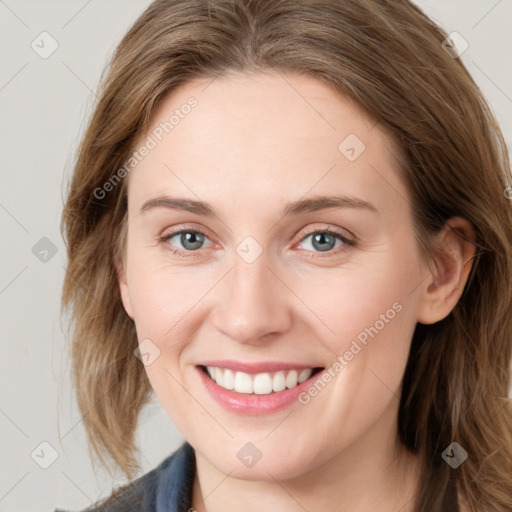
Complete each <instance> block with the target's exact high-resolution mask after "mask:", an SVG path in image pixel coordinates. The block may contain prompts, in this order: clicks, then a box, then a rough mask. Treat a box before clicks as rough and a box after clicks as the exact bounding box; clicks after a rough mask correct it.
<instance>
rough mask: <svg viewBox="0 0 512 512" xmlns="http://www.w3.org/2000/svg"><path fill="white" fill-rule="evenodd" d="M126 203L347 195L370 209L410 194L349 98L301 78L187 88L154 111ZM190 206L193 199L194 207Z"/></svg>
mask: <svg viewBox="0 0 512 512" xmlns="http://www.w3.org/2000/svg"><path fill="white" fill-rule="evenodd" d="M144 144H146V145H147V146H152V147H151V149H150V151H148V152H147V154H146V155H145V156H144V157H143V158H141V160H140V161H139V162H138V163H137V165H136V166H135V169H134V170H133V171H132V172H131V173H130V176H129V202H130V203H131V204H132V205H138V207H140V205H141V204H142V202H144V201H145V200H147V199H148V198H149V197H150V196H155V195H162V194H179V195H182V196H183V195H186V196H188V197H191V198H198V197H199V198H202V199H205V200H208V201H209V202H211V203H217V204H219V205H220V204H222V205H224V206H226V207H227V206H231V207H233V208H235V207H238V208H240V209H241V210H240V211H243V210H246V209H247V208H249V207H250V206H253V207H255V208H257V207H258V205H262V204H269V202H270V203H272V204H275V205H276V207H278V206H281V205H282V204H283V203H284V202H287V201H290V200H294V199H297V198H298V197H301V196H304V195H306V194H308V193H309V194H313V195H316V194H326V193H329V194H332V193H336V192H338V193H345V194H350V195H356V196H359V197H363V198H364V199H366V200H368V201H372V202H373V203H374V204H376V206H377V207H379V206H382V207H383V206H385V205H386V204H389V202H390V201H392V202H393V201H394V202H395V204H396V200H397V198H399V197H402V198H404V197H405V196H406V194H407V192H406V190H405V188H404V185H403V184H402V183H401V180H400V179H399V178H398V173H397V164H396V162H395V158H394V144H393V141H392V140H391V138H390V137H389V136H388V135H387V134H386V133H385V132H384V131H383V130H382V129H381V128H380V127H379V126H378V125H376V123H375V122H374V121H373V120H372V119H370V118H369V117H368V116H367V115H366V114H365V113H364V112H363V111H362V110H361V109H359V108H358V107H357V106H356V105H355V104H353V103H352V102H351V101H350V100H349V99H348V98H346V97H344V96H341V95H340V94H338V93H336V92H335V91H334V90H333V89H332V88H331V87H329V86H328V85H326V84H324V83H322V82H320V81H319V80H317V79H314V78H312V77H310V76H306V75H293V74H285V73H282V72H265V73H261V72H260V73H251V74H240V73H230V74H227V75H225V76H222V77H219V78H215V79H212V78H201V79H194V80H193V81H190V82H188V83H186V84H184V85H182V86H181V87H179V88H178V89H176V90H174V91H172V92H171V93H170V94H168V95H167V96H166V97H165V98H164V99H163V100H162V101H161V103H160V104H159V106H158V108H157V110H156V112H155V114H154V116H153V118H152V122H151V125H150V128H149V130H148V131H147V133H146V134H145V136H144V137H143V138H141V140H140V141H139V143H138V145H137V146H136V148H137V147H141V146H142V145H144ZM194 196H195V197H194Z"/></svg>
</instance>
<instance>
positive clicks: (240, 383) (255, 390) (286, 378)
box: [198, 365, 325, 395]
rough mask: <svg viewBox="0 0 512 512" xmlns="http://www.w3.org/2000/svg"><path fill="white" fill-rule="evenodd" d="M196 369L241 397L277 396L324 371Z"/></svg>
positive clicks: (205, 367)
mask: <svg viewBox="0 0 512 512" xmlns="http://www.w3.org/2000/svg"><path fill="white" fill-rule="evenodd" d="M198 368H199V369H200V370H201V371H202V372H203V373H204V374H205V375H206V376H207V377H208V379H210V380H212V381H213V382H215V383H216V384H217V385H218V386H220V387H221V388H223V389H226V390H228V391H231V392H234V393H237V394H242V395H274V394H278V393H280V392H282V391H285V390H288V389H293V388H296V387H297V386H299V385H301V384H302V383H303V382H305V381H307V380H309V379H312V378H313V377H314V376H315V375H317V374H318V373H320V372H321V371H323V370H325V368H324V367H313V368H300V369H286V370H278V371H274V372H261V373H247V372H243V371H234V370H231V369H229V368H221V367H217V366H204V365H199V366H198Z"/></svg>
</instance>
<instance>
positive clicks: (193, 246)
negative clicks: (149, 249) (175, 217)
mask: <svg viewBox="0 0 512 512" xmlns="http://www.w3.org/2000/svg"><path fill="white" fill-rule="evenodd" d="M178 237H179V238H178ZM173 238H178V240H179V243H180V244H181V245H182V247H183V248H184V249H185V250H182V249H179V248H178V249H176V248H172V247H170V248H169V250H170V251H172V252H174V253H176V254H180V255H183V256H192V257H194V256H195V254H187V253H194V252H197V249H200V248H201V246H202V245H203V243H204V240H205V239H206V238H208V237H207V236H206V235H205V234H204V233H202V232H201V231H196V230H182V231H175V232H174V233H169V234H167V235H165V236H163V237H162V238H161V239H160V241H161V242H162V243H164V244H166V246H168V245H169V244H168V242H170V241H171V240H172V239H173ZM170 245H171V246H175V245H176V242H171V244H170Z"/></svg>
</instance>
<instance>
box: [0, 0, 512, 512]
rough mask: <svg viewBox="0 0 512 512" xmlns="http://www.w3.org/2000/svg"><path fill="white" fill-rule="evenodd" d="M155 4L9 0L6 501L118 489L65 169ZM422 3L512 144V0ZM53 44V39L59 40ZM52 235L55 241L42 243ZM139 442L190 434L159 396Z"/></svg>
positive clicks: (2, 417)
mask: <svg viewBox="0 0 512 512" xmlns="http://www.w3.org/2000/svg"><path fill="white" fill-rule="evenodd" d="M148 3H149V2H148V1H143V0H124V1H122V2H121V1H120V0H117V1H109V2H105V1H103V2H100V1H99V0H89V1H86V0H67V1H65V2H64V1H63V0H62V1H55V0H53V1H45V2H41V1H37V0H32V1H30V0H6V1H2V0H0V38H1V52H2V53H1V71H0V108H1V126H0V130H1V132H0V141H1V153H0V154H1V183H2V185H1V187H0V223H1V236H2V251H1V253H0V254H1V270H0V312H1V320H0V321H1V324H0V332H1V343H2V350H1V354H2V357H1V359H0V365H1V366H0V377H1V381H0V394H1V395H0V440H1V441H0V450H1V452H0V461H1V469H0V512H7V511H9V512H14V511H43V510H47V511H48V510H53V509H54V508H55V507H57V506H60V507H65V508H68V509H74V510H78V509H81V508H84V507H86V506H88V505H90V503H91V502H93V501H96V500H98V498H100V497H101V496H104V495H106V494H108V493H109V491H110V487H111V485H112V480H111V479H110V478H109V477H108V475H107V474H106V473H105V472H103V471H94V470H93V468H92V467H91V464H90V461H89V458H88V452H87V444H86V439H85V433H84V430H83V425H82V423H81V418H80V415H79V413H78V411H77V408H76V405H75V403H74V399H73V395H72V392H71V389H70V361H69V354H68V345H67V344H66V341H65V336H64V334H63V329H62V325H61V321H60V318H59V300H60V289H61V285H62V280H63V276H64V272H65V270H64V268H65V247H64V244H63V242H62V240H61V237H60V231H59V222H60V213H61V209H62V204H63V198H64V191H65V187H64V184H65V178H67V177H69V175H70V172H71V165H72V161H73V154H74V151H75V149H76V146H77V143H78V140H79V137H80V133H81V131H82V130H83V128H84V124H85V119H86V118H87V116H88V114H89V113H90V111H91V108H92V105H93V102H94V100H95V97H94V90H95V89H96V86H97V84H98V80H99V77H100V73H101V71H102V69H103V66H104V64H105V62H106V59H107V57H108V56H109V55H110V54H111V52H112V51H113V50H114V48H115V46H116V44H117V43H118V41H119V40H120V38H121V37H122V35H123V34H124V33H125V31H126V30H127V29H128V27H129V26H130V25H131V23H132V22H133V21H134V20H135V19H136V17H137V16H138V15H139V14H140V13H141V12H142V10H143V9H144V8H145V7H146V6H147V5H148ZM417 3H418V4H419V5H420V6H421V7H422V8H423V9H424V10H425V11H426V12H427V14H429V15H430V16H431V17H433V18H434V19H435V20H436V21H438V22H439V23H440V24H441V25H442V26H443V27H445V28H446V30H447V31H448V32H452V31H457V32H459V33H460V34H462V36H463V37H464V38H465V39H466V40H467V41H468V43H469V48H468V50H467V51H466V52H465V53H464V54H463V55H462V59H463V61H464V62H465V63H466V65H467V66H468V68H469V70H470V72H471V73H472V74H473V76H474V78H475V80H476V81H477V83H478V84H479V85H480V87H481V88H482V90H483V91H484V94H485V95H486V97H487V98H488V100H489V102H490V104H491V106H492V108H493V110H494V111H495V113H496V115H497V117H498V121H499V122H500V123H501V126H502V129H503V132H504V134H505V137H506V140H507V142H508V143H509V142H510V140H511V136H512V69H511V66H510V56H511V55H512V52H511V50H512V35H511V34H512V30H511V26H510V20H512V0H471V1H467V0H465V1H462V0H461V1H456V0H452V1H447V0H435V1H426V0H424V1H418V2H417ZM43 31H47V32H49V33H50V34H51V36H52V37H53V38H54V39H55V40H56V41H57V43H58V48H57V50H56V51H55V52H54V53H53V54H52V55H50V56H49V57H48V58H46V59H43V58H41V57H40V55H39V54H38V53H36V51H35V50H34V49H33V48H32V47H31V43H32V41H34V40H35V41H36V43H38V41H40V38H38V36H39V34H41V32H43ZM45 41H46V42H45V46H44V49H46V50H48V49H49V48H50V40H49V39H46V40H45ZM39 44H40V46H42V44H41V43H39ZM44 49H43V48H41V49H40V50H39V51H43V50H44ZM44 237H46V238H47V239H49V241H50V242H48V240H43V241H40V240H41V239H42V238H44ZM36 244H39V245H36ZM34 246H35V247H36V249H34V250H33V248H34ZM45 249H46V250H49V252H48V254H45V253H44V250H45ZM52 249H53V251H56V253H55V255H52V252H51V251H52ZM42 251H43V252H42ZM34 253H35V254H34ZM44 258H46V261H44ZM41 259H42V260H43V261H41ZM138 439H139V446H140V448H141V451H142V457H141V464H142V468H143V472H146V471H148V470H149V469H151V468H153V467H155V466H156V465H157V464H158V463H159V462H160V461H161V460H162V459H163V458H165V457H166V456H167V455H169V454H170V453H171V452H172V451H173V450H174V449H176V448H177V447H178V446H179V445H180V444H181V442H182V437H181V435H180V434H179V432H178V431H177V430H176V428H175V427H174V426H173V424H172V423H171V422H170V420H169V419H168V418H167V416H166V414H165V412H164V411H163V410H162V408H161V407H160V405H159V404H158V403H157V402H156V401H155V402H153V403H151V404H150V405H149V406H148V407H147V408H146V409H145V410H144V411H143V414H142V416H141V420H140V428H139V431H138ZM42 442H46V443H49V444H50V445H51V446H52V447H53V448H50V447H48V446H47V445H41V444H40V443H42ZM34 450H35V451H34ZM53 450H54V451H53ZM31 454H32V455H31ZM52 455H53V457H57V458H56V460H55V461H54V462H53V463H52V464H51V465H50V466H49V467H48V468H47V469H43V468H42V467H40V466H41V465H43V466H44V465H46V464H49V463H50V462H52ZM115 482H116V483H120V482H121V480H116V481H115Z"/></svg>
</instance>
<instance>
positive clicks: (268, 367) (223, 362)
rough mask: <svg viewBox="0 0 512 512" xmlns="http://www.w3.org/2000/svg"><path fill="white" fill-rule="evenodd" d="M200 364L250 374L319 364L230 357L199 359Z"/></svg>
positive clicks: (300, 368)
mask: <svg viewBox="0 0 512 512" xmlns="http://www.w3.org/2000/svg"><path fill="white" fill-rule="evenodd" d="M197 364H198V365H202V366H217V367H218V368H229V369H230V370H233V371H235V372H236V371H238V372H245V373H250V374H256V373H263V372H269V373H270V372H277V371H279V370H304V369H306V368H318V367H320V365H316V366H315V365H313V366H312V365H304V364H300V363H297V364H293V363H281V362H279V361H268V362H263V363H243V362H240V361H232V360H230V359H216V360H208V361H201V362H199V363H197Z"/></svg>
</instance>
